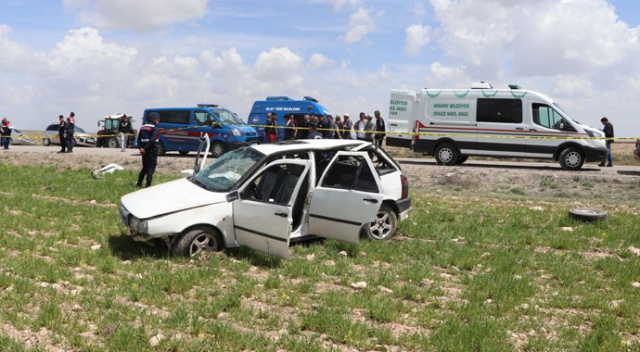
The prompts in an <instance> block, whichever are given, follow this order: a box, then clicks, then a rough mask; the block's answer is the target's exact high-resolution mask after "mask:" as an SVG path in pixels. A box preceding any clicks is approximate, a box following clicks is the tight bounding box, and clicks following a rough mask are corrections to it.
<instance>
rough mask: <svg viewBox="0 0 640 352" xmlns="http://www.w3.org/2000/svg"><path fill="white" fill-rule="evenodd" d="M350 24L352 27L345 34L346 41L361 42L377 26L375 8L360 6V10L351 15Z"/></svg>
mask: <svg viewBox="0 0 640 352" xmlns="http://www.w3.org/2000/svg"><path fill="white" fill-rule="evenodd" d="M349 24H350V26H351V27H350V28H349V30H348V31H347V33H346V34H345V36H344V41H345V42H347V43H355V42H359V41H360V40H362V38H363V37H364V36H365V35H367V33H369V32H371V31H372V30H373V29H374V28H375V23H374V20H373V9H366V8H364V7H360V8H359V9H358V11H356V12H354V13H352V14H351V16H349Z"/></svg>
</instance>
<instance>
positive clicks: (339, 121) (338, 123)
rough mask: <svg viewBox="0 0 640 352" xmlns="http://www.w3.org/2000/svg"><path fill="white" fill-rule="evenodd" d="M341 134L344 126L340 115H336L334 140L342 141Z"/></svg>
mask: <svg viewBox="0 0 640 352" xmlns="http://www.w3.org/2000/svg"><path fill="white" fill-rule="evenodd" d="M343 134H344V124H343V123H342V117H341V116H340V115H336V138H338V139H342V135H343Z"/></svg>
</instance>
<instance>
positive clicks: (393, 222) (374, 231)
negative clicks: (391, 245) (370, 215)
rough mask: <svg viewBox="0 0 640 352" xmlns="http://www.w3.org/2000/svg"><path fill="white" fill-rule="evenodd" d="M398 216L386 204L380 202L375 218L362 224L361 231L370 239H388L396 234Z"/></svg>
mask: <svg viewBox="0 0 640 352" xmlns="http://www.w3.org/2000/svg"><path fill="white" fill-rule="evenodd" d="M397 229H398V216H397V215H396V212H395V211H394V210H393V208H392V207H391V206H390V205H388V204H382V206H381V207H380V210H378V214H376V218H375V219H374V220H373V221H372V222H370V223H369V224H366V225H364V227H363V232H364V234H366V236H367V238H368V239H370V240H372V241H388V240H390V239H391V238H393V236H395V234H396V230H397Z"/></svg>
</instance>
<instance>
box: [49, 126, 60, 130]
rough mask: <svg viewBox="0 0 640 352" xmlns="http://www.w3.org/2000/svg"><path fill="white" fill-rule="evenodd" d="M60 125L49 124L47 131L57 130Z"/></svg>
mask: <svg viewBox="0 0 640 352" xmlns="http://www.w3.org/2000/svg"><path fill="white" fill-rule="evenodd" d="M59 127H60V125H49V127H47V131H57V130H58V128H59Z"/></svg>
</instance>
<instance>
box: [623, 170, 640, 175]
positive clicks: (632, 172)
mask: <svg viewBox="0 0 640 352" xmlns="http://www.w3.org/2000/svg"><path fill="white" fill-rule="evenodd" d="M618 174H620V175H629V176H640V171H632V170H618Z"/></svg>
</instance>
